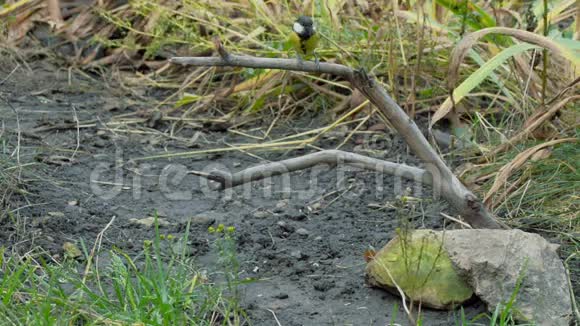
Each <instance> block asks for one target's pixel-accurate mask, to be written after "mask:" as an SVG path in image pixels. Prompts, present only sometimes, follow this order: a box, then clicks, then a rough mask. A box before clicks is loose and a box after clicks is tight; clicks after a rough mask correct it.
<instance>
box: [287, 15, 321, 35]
mask: <svg viewBox="0 0 580 326" xmlns="http://www.w3.org/2000/svg"><path fill="white" fill-rule="evenodd" d="M292 30H293V31H294V32H295V33H296V34H298V36H300V38H301V39H303V40H307V39H309V38H310V37H311V36H312V35H314V33H316V28H315V27H314V21H313V20H312V18H311V17H308V16H300V17H298V19H296V21H295V22H294V25H292Z"/></svg>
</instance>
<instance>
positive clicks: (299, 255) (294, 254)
mask: <svg viewBox="0 0 580 326" xmlns="http://www.w3.org/2000/svg"><path fill="white" fill-rule="evenodd" d="M290 256H292V257H294V258H296V259H300V258H302V252H301V251H300V250H294V251H292V252H291V253H290Z"/></svg>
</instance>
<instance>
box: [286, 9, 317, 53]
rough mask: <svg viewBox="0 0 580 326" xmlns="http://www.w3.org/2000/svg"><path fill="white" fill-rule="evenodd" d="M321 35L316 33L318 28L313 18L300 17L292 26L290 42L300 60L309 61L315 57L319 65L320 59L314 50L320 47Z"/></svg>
mask: <svg viewBox="0 0 580 326" xmlns="http://www.w3.org/2000/svg"><path fill="white" fill-rule="evenodd" d="M319 40H320V35H318V33H317V32H316V26H314V21H313V20H312V18H311V17H308V16H300V17H298V19H296V21H295V22H294V25H292V33H290V37H289V42H290V44H291V45H292V46H293V47H294V49H295V50H296V53H297V54H298V59H299V60H301V59H302V57H304V58H305V59H308V58H309V57H311V56H314V57H315V59H316V62H317V63H318V58H317V57H316V53H315V52H314V50H315V49H316V46H317V45H318V41H319Z"/></svg>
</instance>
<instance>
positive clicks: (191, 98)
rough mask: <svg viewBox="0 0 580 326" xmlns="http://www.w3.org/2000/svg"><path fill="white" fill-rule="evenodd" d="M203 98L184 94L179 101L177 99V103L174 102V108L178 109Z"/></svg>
mask: <svg viewBox="0 0 580 326" xmlns="http://www.w3.org/2000/svg"><path fill="white" fill-rule="evenodd" d="M202 98H203V96H199V95H195V94H191V93H184V94H183V96H182V97H181V99H179V101H177V102H175V105H174V107H176V108H178V107H182V106H184V105H187V104H190V103H193V102H197V101H199V100H200V99H202Z"/></svg>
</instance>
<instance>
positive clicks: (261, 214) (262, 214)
mask: <svg viewBox="0 0 580 326" xmlns="http://www.w3.org/2000/svg"><path fill="white" fill-rule="evenodd" d="M252 215H253V216H254V217H255V218H259V219H264V218H267V217H268V216H270V215H271V214H270V212H268V211H255V212H254V214H252Z"/></svg>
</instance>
